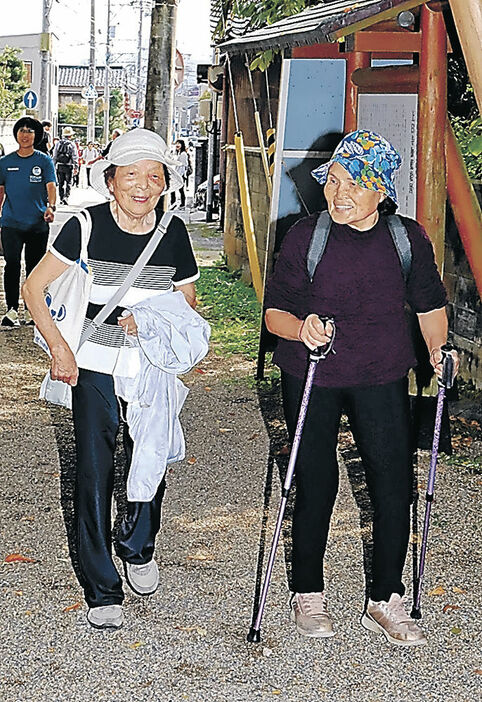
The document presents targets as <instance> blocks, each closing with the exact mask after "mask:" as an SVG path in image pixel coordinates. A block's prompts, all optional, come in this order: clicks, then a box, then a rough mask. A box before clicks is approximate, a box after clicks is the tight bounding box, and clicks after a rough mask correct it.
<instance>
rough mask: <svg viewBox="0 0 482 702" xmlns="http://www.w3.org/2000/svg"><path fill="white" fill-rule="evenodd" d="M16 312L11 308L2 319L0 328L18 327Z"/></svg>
mask: <svg viewBox="0 0 482 702" xmlns="http://www.w3.org/2000/svg"><path fill="white" fill-rule="evenodd" d="M19 326H20V322H19V319H18V312H17V310H14V309H13V307H11V308H10V309H9V310H8V312H7V314H6V315H5V316H4V317H3V319H2V327H19Z"/></svg>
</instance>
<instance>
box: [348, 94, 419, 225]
mask: <svg viewBox="0 0 482 702" xmlns="http://www.w3.org/2000/svg"><path fill="white" fill-rule="evenodd" d="M417 112H418V98H417V95H415V94H408V95H398V94H397V95H386V94H383V95H382V94H375V93H363V94H361V95H359V97H358V127H359V129H371V130H372V131H374V132H378V133H379V134H381V135H382V136H384V137H385V138H386V139H388V141H390V142H391V143H392V144H393V145H394V147H395V148H396V149H397V151H398V152H399V153H400V156H401V157H402V165H401V167H400V169H399V171H398V172H397V176H396V183H395V184H396V189H397V195H398V203H399V208H398V211H399V212H400V214H402V215H406V216H407V217H412V218H413V219H415V217H416V211H417Z"/></svg>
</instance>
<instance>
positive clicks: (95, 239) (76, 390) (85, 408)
mask: <svg viewBox="0 0 482 702" xmlns="http://www.w3.org/2000/svg"><path fill="white" fill-rule="evenodd" d="M91 183H92V186H93V187H94V188H95V189H96V190H97V191H98V192H100V193H102V194H103V195H105V197H106V198H108V200H107V201H106V202H105V203H102V204H99V205H95V206H92V207H89V208H87V209H88V212H89V214H90V218H91V222H92V228H91V234H90V240H89V245H88V264H89V266H90V267H91V268H92V270H93V285H92V291H91V297H90V300H89V304H88V308H87V313H86V320H85V322H84V328H85V326H86V325H88V324H89V322H90V321H91V320H92V319H94V317H95V316H96V314H97V312H98V311H99V309H100V308H102V307H103V305H104V304H105V303H106V302H107V300H109V299H110V297H111V296H112V293H113V290H115V289H117V288H119V287H120V286H121V285H122V283H123V281H124V280H125V278H126V276H127V275H128V273H129V271H130V270H131V269H132V266H133V264H134V263H135V261H136V260H137V258H138V257H139V255H140V253H141V251H142V250H143V249H144V247H145V246H146V243H147V242H148V241H149V240H150V238H151V237H152V236H153V234H154V232H155V231H156V229H157V227H158V224H159V222H160V219H161V215H162V211H161V208H157V209H156V206H157V204H158V202H159V199H160V197H161V196H165V195H166V194H168V193H170V192H171V191H172V190H174V189H176V188H179V187H180V186H181V185H182V180H181V178H180V177H179V176H178V174H177V170H176V164H175V162H174V161H173V160H172V159H171V157H170V156H169V152H168V150H167V148H166V144H165V142H164V140H163V139H162V138H161V137H160V136H158V135H157V134H155V133H153V132H150V131H148V130H145V129H136V130H133V131H130V132H128V133H127V134H124V135H122V136H120V137H118V138H117V139H116V140H115V141H114V142H113V144H112V148H111V149H110V152H109V155H108V158H107V159H105V160H102V161H97V162H96V163H95V164H94V165H93V167H92V171H91ZM80 233H81V232H80V224H79V221H78V219H77V218H75V217H72V218H71V219H69V220H68V221H67V222H66V223H65V224H64V226H63V227H62V229H61V230H60V232H59V234H58V236H57V238H56V239H55V241H54V242H53V244H52V245H51V247H50V249H49V251H48V252H47V254H46V255H45V257H44V258H43V259H42V261H41V262H40V263H39V265H38V266H37V268H36V269H35V270H34V271H33V272H32V274H31V275H30V277H29V278H28V279H27V281H26V283H25V285H24V287H23V294H24V298H25V299H26V300H27V301H28V306H29V309H31V311H32V316H33V318H34V319H35V323H36V325H37V327H38V329H39V331H40V332H41V334H42V335H43V337H44V339H45V340H46V342H47V344H48V347H49V349H50V353H51V356H52V361H51V377H52V379H54V380H61V381H63V382H65V383H68V384H69V385H71V386H72V407H73V420H74V428H75V436H76V446H77V477H76V497H75V510H76V525H77V531H78V533H77V545H78V558H79V565H80V572H81V576H82V577H81V579H82V582H81V584H82V586H83V588H84V592H85V597H86V601H87V604H88V606H89V611H88V614H87V618H88V621H89V622H90V624H91V625H92V626H94V627H96V628H118V627H120V626H121V625H122V623H123V611H122V601H123V599H124V594H123V590H122V580H121V577H120V575H119V573H118V571H117V569H116V567H115V564H114V561H113V558H112V535H111V502H112V490H113V470H114V450H115V438H116V434H117V430H118V428H119V421H120V419H119V403H118V398H117V396H116V394H115V391H114V380H113V372H114V368H115V366H116V363H117V360H118V357H119V352H120V349H121V348H122V347H123V346H124V344H125V341H126V336H125V335H126V333H127V334H129V335H135V334H136V333H137V327H136V323H135V319H134V316H133V314H129V313H127V314H126V309H125V308H127V307H131V306H133V305H135V304H138V303H139V302H141V301H143V300H147V299H148V298H151V299H152V298H153V296H156V295H161V294H162V293H164V292H169V291H173V290H174V291H177V290H179V291H181V292H182V293H183V294H184V297H185V299H186V300H187V302H188V303H189V305H190V306H191V307H194V306H195V304H196V292H195V286H194V282H195V280H196V279H197V278H198V277H199V272H198V267H197V264H196V261H195V258H194V254H193V250H192V247H191V243H190V239H189V235H188V233H187V230H186V228H185V225H184V223H183V222H182V220H181V219H178V218H176V217H173V218H172V219H171V222H170V224H169V226H168V229H167V231H166V233H165V234H164V236H163V238H162V239H161V240H160V242H159V244H158V245H157V248H156V249H155V250H154V253H153V254H152V257H151V258H150V259H149V261H148V264H147V265H146V266H145V268H144V269H143V272H142V273H141V274H140V276H139V277H138V278H137V279H136V281H135V283H134V284H133V285H132V286H131V287H130V288H129V289H128V291H127V292H126V294H125V295H124V297H123V298H122V300H121V302H120V306H119V307H117V308H116V309H115V310H114V311H113V312H112V314H110V315H109V316H108V317H107V319H105V321H104V322H103V323H102V324H101V325H100V326H98V327H96V329H95V332H94V333H93V334H92V335H91V336H90V338H89V339H88V341H86V342H85V343H84V344H83V345H82V347H81V349H80V350H79V352H78V353H77V356H75V355H74V353H73V352H72V350H71V349H70V348H69V346H68V344H67V343H66V342H65V340H64V339H63V337H62V336H61V334H60V332H59V330H58V328H57V327H56V325H55V324H54V322H53V320H52V317H51V315H50V313H49V310H48V308H47V306H46V304H45V301H44V295H43V290H44V288H45V287H46V286H47V285H48V284H49V283H50V282H51V281H53V280H55V279H56V278H58V276H59V275H61V274H62V273H63V272H64V271H65V270H66V269H67V268H68V267H69V266H71V265H72V264H73V263H74V262H75V261H76V260H77V259H78V258H79V256H80ZM181 299H182V298H181ZM124 447H125V450H126V456H127V463H128V464H129V462H130V460H131V456H132V450H133V446H132V441H131V439H130V437H129V435H128V434H127V431H126V430H125V431H124ZM164 490H165V481H164V479H163V480H162V482H161V483H160V485H159V488H158V490H157V493H156V494H155V497H154V499H152V500H151V501H150V502H129V503H128V507H127V514H126V516H125V518H124V519H123V521H122V523H121V526H120V531H119V536H118V540H117V543H116V545H115V546H116V552H117V555H118V556H120V558H121V559H122V560H123V561H124V565H125V574H126V579H127V582H128V583H129V585H130V587H131V588H132V589H133V590H134V592H136V593H137V594H140V595H149V594H152V593H153V592H154V591H155V590H156V588H157V586H158V582H159V572H158V567H157V564H156V562H155V561H154V560H153V554H154V544H155V538H156V534H157V532H158V531H159V527H160V513H161V502H162V498H163V494H164Z"/></svg>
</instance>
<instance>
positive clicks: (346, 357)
mask: <svg viewBox="0 0 482 702" xmlns="http://www.w3.org/2000/svg"><path fill="white" fill-rule="evenodd" d="M318 214H319V213H315V214H313V215H310V216H309V217H306V218H304V219H301V220H299V221H298V222H297V223H296V224H295V225H294V226H293V227H292V228H291V229H290V231H289V232H288V234H287V235H286V237H285V239H284V241H283V244H282V247H281V250H280V254H279V257H278V260H277V262H276V266H275V269H274V273H273V275H272V276H271V278H270V280H269V281H268V285H267V288H266V295H265V308H267V309H268V308H274V309H279V310H284V311H286V312H291V313H292V314H294V315H295V316H296V317H298V318H300V319H304V318H305V317H306V316H307V315H308V314H311V313H316V314H319V315H328V316H332V317H333V318H334V320H335V323H336V340H335V344H334V348H335V351H336V355H333V354H330V355H329V356H328V357H327V358H326V359H324V360H323V361H321V362H320V363H318V366H317V369H316V374H315V380H314V382H315V384H316V385H320V386H324V387H349V386H355V385H378V384H381V383H389V382H392V381H394V380H397V379H399V378H402V377H403V376H404V375H406V373H407V371H408V370H409V368H411V367H413V366H414V365H415V363H416V360H415V355H414V350H413V344H412V340H411V335H410V330H409V324H408V319H407V313H406V310H405V303H406V302H408V304H409V305H410V307H411V308H412V310H413V311H414V312H429V311H431V310H434V309H440V308H441V307H444V305H446V303H447V296H446V293H445V289H444V286H443V284H442V281H441V279H440V275H439V273H438V271H437V267H436V265H435V261H434V254H433V247H432V244H431V242H430V240H429V238H428V236H427V235H426V233H425V231H424V229H423V228H422V227H421V226H420V225H419V224H418V223H417V222H415V221H413V220H410V219H407V218H405V217H402V220H403V222H404V224H405V226H406V228H407V232H408V236H409V239H410V243H411V247H412V265H411V271H410V276H409V279H408V281H407V283H405V281H404V279H403V274H402V268H401V264H400V259H399V257H398V254H397V252H396V249H395V246H394V244H393V241H392V237H391V235H390V231H389V229H388V225H387V223H386V219H385V218H384V217H383V216H381V217H380V219H379V221H378V222H377V224H376V225H375V226H374V227H372V229H370V230H368V231H364V232H360V231H358V230H356V229H352V228H351V227H349V226H348V225H338V224H335V223H333V225H332V228H331V232H330V236H329V239H328V243H327V246H326V249H325V252H324V255H323V258H322V260H321V262H320V263H319V265H318V267H317V269H316V272H315V275H314V277H313V282H310V279H309V276H308V271H307V268H306V257H307V252H308V247H309V244H310V241H311V237H312V234H313V230H314V227H315V225H316V221H317V218H318ZM273 360H274V362H275V363H276V364H277V365H278V366H280V368H281V369H282V370H284V371H286V372H287V373H290V374H291V375H294V376H296V377H298V378H303V377H304V374H305V371H306V366H307V349H306V347H305V346H304V345H303V344H302V343H301V342H300V341H287V340H286V339H281V338H280V339H278V344H277V348H276V350H275V353H274V357H273Z"/></svg>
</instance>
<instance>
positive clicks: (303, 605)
mask: <svg viewBox="0 0 482 702" xmlns="http://www.w3.org/2000/svg"><path fill="white" fill-rule="evenodd" d="M290 604H291V621H293V622H295V624H296V630H297V632H298V633H299V634H301V635H302V636H311V637H316V638H328V637H329V636H334V635H335V632H334V631H333V621H332V619H331V617H330V615H329V614H328V612H327V611H326V599H325V593H324V592H295V593H294V595H293V597H292V598H291V603H290Z"/></svg>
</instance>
